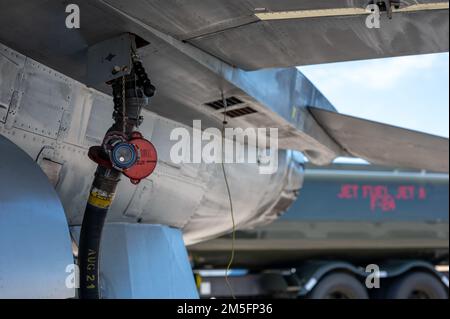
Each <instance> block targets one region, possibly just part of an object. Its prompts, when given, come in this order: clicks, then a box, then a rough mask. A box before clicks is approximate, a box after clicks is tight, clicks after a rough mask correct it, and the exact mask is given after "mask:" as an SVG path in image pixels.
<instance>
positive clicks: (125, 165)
mask: <svg viewBox="0 0 450 319" xmlns="http://www.w3.org/2000/svg"><path fill="white" fill-rule="evenodd" d="M88 155H89V158H90V159H91V160H93V161H94V162H95V163H97V164H98V165H100V166H103V167H105V168H111V169H112V168H114V169H116V170H118V171H120V172H122V173H123V174H124V175H125V176H126V177H128V178H129V179H130V181H131V183H133V184H135V185H137V184H139V182H140V181H141V180H143V179H144V178H146V177H148V176H150V175H151V174H152V173H153V171H154V170H155V168H156V163H157V161H158V155H157V153H156V148H155V147H154V146H153V144H152V143H151V142H150V141H148V140H146V139H145V138H144V137H143V136H142V134H141V133H139V132H133V133H131V135H130V136H129V137H127V136H126V135H125V134H124V133H122V132H114V131H112V132H109V133H108V134H106V136H105V139H104V140H103V143H102V146H93V147H91V148H90V149H89V154H88Z"/></svg>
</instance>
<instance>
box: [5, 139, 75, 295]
mask: <svg viewBox="0 0 450 319" xmlns="http://www.w3.org/2000/svg"><path fill="white" fill-rule="evenodd" d="M0 154H1V156H0V176H1V177H2V178H1V179H0V252H1V258H0V298H72V297H74V296H75V289H73V288H68V287H66V279H67V278H68V276H69V273H68V272H67V269H68V267H69V266H70V265H73V264H74V260H73V257H72V253H71V251H72V248H71V239H70V234H69V228H68V225H67V220H66V216H65V214H64V210H63V207H62V205H61V202H60V200H59V198H58V195H57V194H56V192H55V191H54V189H53V187H52V185H51V184H50V183H49V181H48V180H47V178H46V176H45V174H44V173H43V172H42V171H41V170H40V169H39V166H38V165H37V164H36V163H35V162H34V161H33V159H32V158H30V157H29V156H28V155H27V154H26V153H25V152H23V151H22V150H20V148H19V147H17V146H16V145H15V144H14V143H12V142H11V141H8V140H7V139H6V138H5V137H3V136H0Z"/></svg>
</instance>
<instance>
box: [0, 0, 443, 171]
mask: <svg viewBox="0 0 450 319" xmlns="http://www.w3.org/2000/svg"><path fill="white" fill-rule="evenodd" d="M367 3H368V1H364V0H358V1H357V0H355V1H339V2H337V1H322V0H320V1H317V0H315V1H312V0H308V1H291V0H286V1H269V0H245V1H243V0H227V1H219V0H210V1H200V0H190V1H183V2H179V1H172V0H159V1H157V0H155V1H138V0H129V1H120V0H95V1H92V0H90V1H87V0H83V1H78V3H77V4H78V5H79V6H80V12H81V28H80V29H68V28H66V27H65V19H66V17H67V13H66V12H65V8H66V7H65V6H66V4H65V3H63V2H60V1H52V0H49V1H45V2H38V1H25V0H14V1H12V0H0V5H1V7H2V8H8V10H1V11H0V43H3V44H5V45H7V46H9V47H11V48H13V49H15V50H17V51H18V52H20V53H22V54H25V55H27V56H29V57H31V58H33V59H35V60H37V61H39V62H41V63H43V64H45V65H48V66H49V67H51V68H54V69H56V70H58V71H60V72H62V73H64V74H66V75H67V76H70V77H72V78H74V79H75V80H78V81H80V82H82V83H87V50H88V48H89V47H91V46H93V45H95V44H97V43H99V42H102V41H104V40H108V39H111V38H114V37H117V36H119V35H121V34H123V33H133V34H136V35H138V36H139V37H140V38H142V39H143V40H145V41H147V42H148V43H149V44H148V45H146V46H144V47H142V48H141V49H140V51H139V53H140V55H141V57H142V59H143V62H144V65H145V67H146V69H147V70H148V71H149V74H150V76H151V78H152V81H153V82H154V84H155V86H156V87H157V90H158V91H157V95H156V96H155V98H154V99H152V103H151V106H150V107H151V111H153V112H155V113H157V114H158V115H161V116H163V117H166V118H169V119H171V120H174V121H176V122H179V123H182V124H187V125H192V121H193V120H195V119H198V120H202V121H203V125H205V127H221V122H222V119H223V112H224V110H223V107H220V102H221V101H222V97H223V96H224V97H225V98H228V99H230V100H229V101H233V103H230V105H229V106H230V108H228V109H227V110H228V111H230V112H229V113H227V115H229V121H228V122H229V125H230V126H232V127H241V128H247V127H267V128H268V127H276V128H278V129H279V146H280V147H281V148H283V149H295V150H299V151H302V152H304V153H305V154H306V155H307V156H308V158H309V159H310V160H311V161H312V162H313V163H315V164H319V165H323V164H328V163H330V162H331V161H332V160H333V159H334V158H336V157H338V156H346V155H355V154H356V153H354V152H349V151H348V150H349V149H350V148H349V147H345V146H344V145H342V143H340V142H339V141H337V140H336V139H335V138H334V137H333V134H332V133H330V131H326V130H325V129H324V127H325V126H326V125H324V124H323V123H320V122H318V117H314V116H313V115H312V114H311V112H310V111H309V109H308V107H316V108H321V109H325V110H328V111H335V109H334V107H333V105H332V104H331V103H330V102H329V101H328V100H327V99H326V97H324V96H323V95H322V94H321V93H320V91H319V90H318V89H317V88H316V87H314V85H313V84H312V83H311V82H310V81H308V79H306V78H305V77H304V76H303V74H301V73H300V72H299V71H298V70H297V69H296V68H295V67H290V66H294V65H305V64H313V63H325V62H335V61H348V60H355V59H368V58H381V57H388V56H398V55H407V54H420V53H432V52H442V51H447V50H448V2H446V1H440V0H435V1H409V0H408V1H403V2H402V6H401V7H400V9H399V12H394V13H393V14H392V19H388V18H387V17H386V15H385V14H384V15H383V16H382V21H381V28H380V29H369V28H367V26H366V25H365V20H366V18H367V14H365V13H364V12H365V11H364V10H365V7H366V5H367ZM408 8H409V10H408ZM342 10H344V11H342ZM402 10H403V11H402ZM24 17H26V19H24ZM269 67H270V68H269ZM273 67H279V68H273ZM283 67H284V68H283ZM266 68H269V69H266ZM252 70H254V71H252ZM93 86H94V87H95V88H96V89H99V90H101V91H103V92H105V93H107V94H111V92H110V91H109V88H108V87H107V86H106V85H104V84H103V85H102V84H98V85H93ZM217 102H219V107H217V105H218V104H217ZM325 128H326V127H325ZM399 141H401V139H400V140H399ZM347 142H348V141H347ZM370 154H373V152H371V153H370ZM356 155H359V154H356ZM362 155H365V154H362ZM429 156H430V157H431V156H433V155H432V154H429ZM365 158H366V159H367V160H369V161H370V160H372V159H373V157H372V156H366V157H365ZM424 159H425V162H427V161H428V160H429V158H428V157H424V158H422V159H421V160H420V161H417V162H414V161H406V162H402V161H397V162H396V163H395V164H398V165H403V166H407V167H412V168H425V167H424V165H423V163H424ZM375 160H376V162H377V163H380V164H383V163H385V162H384V161H380V160H379V158H375ZM447 162H448V156H447ZM386 164H390V163H389V159H388V160H387V163H386ZM426 168H429V169H437V170H441V169H442V165H439V167H434V166H433V165H428V166H426Z"/></svg>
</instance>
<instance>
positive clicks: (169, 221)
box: [0, 46, 303, 244]
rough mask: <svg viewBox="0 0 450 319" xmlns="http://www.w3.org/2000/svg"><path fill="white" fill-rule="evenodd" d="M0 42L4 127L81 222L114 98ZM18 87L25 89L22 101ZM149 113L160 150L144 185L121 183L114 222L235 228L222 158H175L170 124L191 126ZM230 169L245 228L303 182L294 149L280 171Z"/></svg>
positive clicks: (270, 216) (187, 233)
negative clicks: (95, 151) (93, 153)
mask: <svg viewBox="0 0 450 319" xmlns="http://www.w3.org/2000/svg"><path fill="white" fill-rule="evenodd" d="M0 48H1V50H0V51H1V52H2V55H0V72H2V74H5V77H4V78H2V81H1V82H0V96H5V97H4V100H5V101H6V102H4V103H2V105H3V109H5V111H7V114H8V116H7V117H6V119H5V120H4V121H1V122H0V134H2V135H4V136H6V137H7V138H9V139H10V140H11V141H13V142H14V143H15V144H17V145H18V146H19V147H20V148H22V149H23V150H25V151H26V152H27V153H28V154H29V155H30V156H31V157H33V158H37V161H38V163H39V164H40V165H41V167H43V168H44V169H45V171H46V173H47V175H48V176H51V177H52V181H53V183H54V186H55V188H56V191H57V193H58V195H59V197H60V199H61V201H62V203H63V206H64V209H65V212H66V214H67V219H68V222H69V225H71V226H73V225H80V224H81V221H82V217H83V213H84V209H85V205H86V202H87V199H88V196H89V188H90V185H91V184H92V179H93V176H94V171H95V163H93V162H92V161H90V160H89V158H88V156H87V151H88V149H89V147H90V146H94V145H99V144H100V143H101V141H102V138H103V136H104V133H105V132H106V131H107V130H108V128H109V127H110V126H111V124H112V117H111V115H112V112H113V103H112V99H111V98H110V97H109V96H106V95H104V94H102V93H100V92H98V91H95V90H93V89H89V88H87V87H85V86H84V85H83V84H81V83H79V82H76V81H74V80H72V79H70V78H68V77H66V76H64V75H62V74H60V73H58V72H55V71H53V70H51V69H49V68H47V67H45V66H43V65H42V64H40V63H37V62H35V61H33V60H31V59H29V58H26V57H24V56H22V55H20V54H18V53H17V52H15V51H13V50H10V49H8V48H7V47H4V46H1V47H0ZM5 69H6V70H7V71H8V72H5ZM10 69H12V70H13V71H11V70H10ZM11 83H12V84H11ZM11 85H12V87H11ZM15 95H17V96H19V97H20V98H19V99H17V101H16V102H15V99H14V96H15ZM56 105H57V106H59V108H57V107H56ZM142 115H143V116H144V122H143V125H142V126H141V127H140V128H139V131H140V132H141V133H142V134H143V135H144V136H145V137H146V138H147V139H149V140H150V141H151V142H152V143H153V144H154V145H155V147H156V149H157V150H158V164H157V168H156V170H155V172H154V173H153V175H152V176H151V177H150V178H147V179H145V180H143V181H142V182H141V183H140V184H139V185H138V186H134V185H132V184H131V183H130V182H129V181H128V180H126V179H124V180H123V181H122V182H121V183H120V185H119V188H118V190H117V192H118V194H120V196H117V198H116V200H115V201H114V203H113V205H112V207H111V210H110V213H109V214H108V222H127V223H145V224H162V225H168V226H172V227H176V228H180V229H182V230H183V234H184V239H185V241H186V243H187V244H190V243H194V242H199V241H202V240H206V239H209V238H213V237H216V236H218V235H221V234H225V233H228V232H229V231H230V230H231V228H232V223H231V217H230V211H229V203H228V198H227V196H226V188H225V183H224V179H223V173H222V169H221V166H220V165H219V164H205V163H202V164H180V165H179V164H174V163H173V162H172V161H171V159H170V150H171V148H172V146H173V145H174V144H175V143H176V142H177V141H171V140H170V133H171V131H172V130H173V129H175V128H180V127H184V128H186V129H187V130H192V129H191V128H190V127H188V126H184V125H183V124H181V123H178V122H176V121H172V120H169V119H167V118H163V117H161V116H158V115H156V114H155V113H152V112H150V111H148V110H144V111H143V114H142ZM46 123H52V125H47V124H46ZM202 124H203V125H204V126H206V125H207V124H205V123H202ZM226 169H227V173H228V175H229V176H228V179H229V183H230V186H231V193H232V197H233V201H234V204H235V213H236V223H237V227H238V228H242V229H244V228H251V227H254V226H256V225H260V224H266V223H269V222H270V221H273V220H274V219H276V217H277V216H278V214H281V213H282V211H283V210H285V209H286V208H287V207H288V206H289V204H290V203H292V202H293V201H294V200H295V198H297V194H298V190H299V189H300V188H301V184H302V172H303V169H302V157H298V156H297V157H294V156H293V152H291V151H279V169H278V171H277V173H275V174H273V175H261V174H259V165H258V164H227V165H226ZM255 189H258V191H255Z"/></svg>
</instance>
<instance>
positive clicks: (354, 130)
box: [310, 108, 449, 173]
mask: <svg viewBox="0 0 450 319" xmlns="http://www.w3.org/2000/svg"><path fill="white" fill-rule="evenodd" d="M310 110H311V112H312V114H313V115H314V117H315V118H316V120H317V121H318V123H320V125H322V127H323V128H324V129H325V131H327V132H328V133H329V134H330V136H332V137H333V139H334V140H335V141H337V142H338V143H339V144H340V145H341V146H342V147H343V148H344V149H345V150H346V151H347V152H348V153H349V154H352V155H353V156H355V157H359V158H364V159H366V160H368V161H369V162H371V163H373V164H379V165H397V166H399V167H409V168H416V169H426V170H430V171H438V172H445V173H448V171H449V157H448V154H449V142H448V139H446V138H443V137H439V136H433V135H429V134H424V133H420V132H416V131H411V130H407V129H403V128H399V127H394V126H391V125H386V124H382V123H377V122H372V121H367V120H363V119H359V118H355V117H351V116H346V115H342V114H339V113H336V112H330V111H325V110H322V109H317V108H310Z"/></svg>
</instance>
